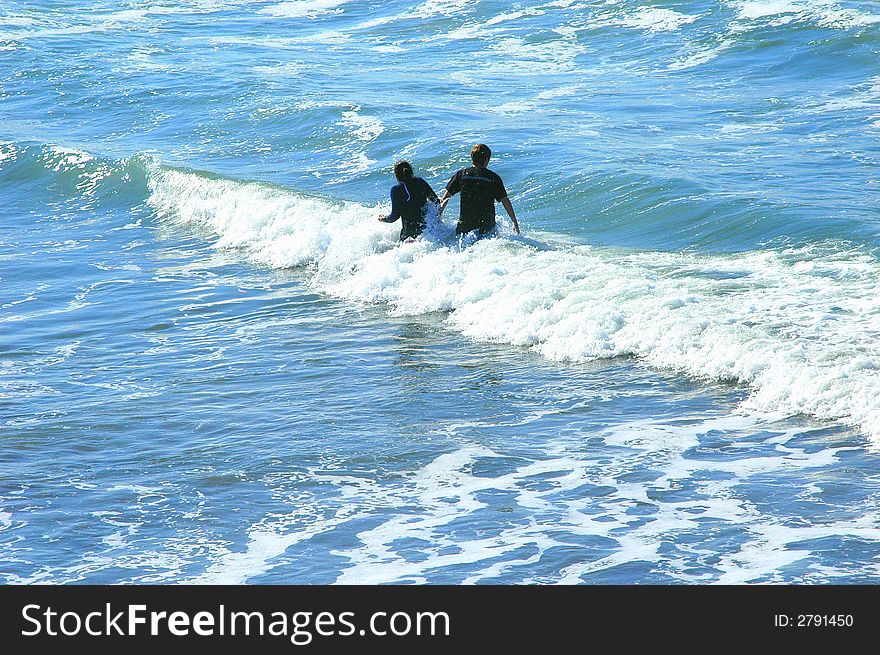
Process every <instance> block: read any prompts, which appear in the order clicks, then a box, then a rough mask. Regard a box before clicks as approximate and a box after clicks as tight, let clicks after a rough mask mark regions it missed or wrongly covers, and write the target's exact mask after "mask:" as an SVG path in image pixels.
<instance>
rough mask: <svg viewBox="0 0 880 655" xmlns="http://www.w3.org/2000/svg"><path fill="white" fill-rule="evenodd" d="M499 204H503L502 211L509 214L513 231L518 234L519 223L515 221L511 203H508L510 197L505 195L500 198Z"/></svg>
mask: <svg viewBox="0 0 880 655" xmlns="http://www.w3.org/2000/svg"><path fill="white" fill-rule="evenodd" d="M501 204H502V205H503V206H504V211H506V212H507V215H508V216H510V220H512V221H513V231H514V232H515V233H516V234H519V223H517V222H516V213H514V211H513V205H511V204H510V198H508V197H506V196H505V197H504V198H502V199H501Z"/></svg>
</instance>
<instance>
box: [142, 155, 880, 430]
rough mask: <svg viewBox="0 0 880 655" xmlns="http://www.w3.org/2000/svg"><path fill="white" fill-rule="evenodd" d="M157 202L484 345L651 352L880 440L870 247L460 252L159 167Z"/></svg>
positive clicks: (317, 278) (877, 304)
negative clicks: (439, 320)
mask: <svg viewBox="0 0 880 655" xmlns="http://www.w3.org/2000/svg"><path fill="white" fill-rule="evenodd" d="M150 187H151V190H152V194H151V197H150V202H151V203H152V204H153V206H154V207H156V208H157V209H158V210H159V212H160V213H161V214H162V215H164V216H167V217H168V219H169V220H175V221H180V222H184V223H191V224H197V225H199V226H202V227H208V228H210V229H211V230H212V231H213V232H214V233H216V234H217V236H218V240H217V246H218V247H220V248H241V249H243V250H244V251H245V252H246V253H248V254H249V256H250V257H252V258H253V259H254V260H255V261H258V262H261V263H264V264H268V265H270V266H274V267H290V266H303V265H307V264H308V265H310V266H311V270H312V284H313V285H314V287H315V288H316V289H318V290H320V291H321V292H324V293H328V294H332V295H334V296H337V297H341V298H347V299H351V300H353V301H358V302H378V303H384V304H386V305H387V306H388V308H389V310H390V311H391V312H393V313H395V314H400V315H413V314H420V313H424V312H436V311H445V312H449V317H448V320H447V324H448V325H449V327H450V328H452V329H455V330H458V331H460V332H461V333H463V334H465V335H467V336H468V337H470V338H472V339H474V340H477V341H489V342H496V343H507V344H513V345H516V346H522V347H527V348H531V349H533V350H535V351H537V352H539V353H541V354H543V355H545V356H546V357H549V358H552V359H556V360H569V361H588V360H593V359H600V358H609V357H619V356H636V357H639V358H641V359H643V360H644V361H645V362H647V363H648V364H651V365H653V366H657V367H661V368H667V369H673V370H679V371H682V372H685V373H688V374H690V375H693V376H697V377H703V378H707V379H713V380H730V381H736V382H741V383H744V384H747V385H748V386H749V388H750V389H751V395H750V396H749V398H748V400H747V401H746V402H745V404H744V408H747V409H751V410H757V411H762V412H768V413H774V414H777V415H792V414H809V415H812V416H815V417H818V418H822V419H839V420H843V421H847V422H850V423H853V424H856V425H858V426H860V427H861V428H862V429H863V430H864V431H865V432H866V433H868V434H871V435H873V436H880V376H878V375H877V370H878V368H880V346H878V340H877V335H878V334H880V298H878V297H877V294H876V289H877V285H878V283H880V263H878V262H877V261H876V260H875V259H874V258H873V257H872V256H870V255H868V254H865V253H862V252H859V251H855V250H854V251H846V250H844V251H835V250H834V249H832V248H830V247H828V248H820V247H814V248H803V249H799V250H787V251H763V252H761V251H758V252H749V253H743V254H738V255H700V254H694V253H671V252H669V253H663V252H633V251H622V250H613V249H607V248H593V247H588V246H563V245H559V246H558V247H554V248H547V249H535V248H533V247H530V246H529V245H527V244H525V243H521V242H518V241H516V240H511V239H490V240H484V241H481V242H478V243H476V244H474V245H472V246H470V247H467V248H464V249H462V250H459V248H458V247H456V246H453V245H452V244H450V243H443V242H441V243H435V242H431V241H426V240H420V241H419V242H417V243H415V244H410V245H404V246H400V247H393V246H394V243H395V234H394V233H395V230H394V228H393V227H389V226H385V225H381V224H379V223H377V222H376V221H375V220H372V215H373V213H374V211H375V210H374V209H371V208H368V207H365V206H363V205H359V204H355V203H335V204H334V203H330V202H327V201H324V200H320V199H313V198H304V197H301V196H298V195H296V194H292V193H289V192H284V191H280V190H271V189H267V188H264V187H261V186H258V185H252V184H251V185H248V184H241V183H236V182H231V181H219V180H208V179H205V178H202V177H199V176H196V175H192V174H188V173H182V172H178V171H170V170H159V171H156V172H154V173H153V174H152V175H151V177H150Z"/></svg>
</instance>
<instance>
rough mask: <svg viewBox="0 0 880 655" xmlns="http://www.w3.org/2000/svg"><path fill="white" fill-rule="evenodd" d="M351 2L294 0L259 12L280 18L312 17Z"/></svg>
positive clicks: (337, 9)
mask: <svg viewBox="0 0 880 655" xmlns="http://www.w3.org/2000/svg"><path fill="white" fill-rule="evenodd" d="M350 2H351V0H293V1H292V2H282V3H280V4H277V5H272V6H270V7H266V8H265V9H261V10H260V12H259V13H261V14H269V15H270V16H277V17H279V18H303V17H312V16H319V15H321V14H327V13H331V12H335V11H341V9H340V7H341V6H342V5H344V4H348V3H350Z"/></svg>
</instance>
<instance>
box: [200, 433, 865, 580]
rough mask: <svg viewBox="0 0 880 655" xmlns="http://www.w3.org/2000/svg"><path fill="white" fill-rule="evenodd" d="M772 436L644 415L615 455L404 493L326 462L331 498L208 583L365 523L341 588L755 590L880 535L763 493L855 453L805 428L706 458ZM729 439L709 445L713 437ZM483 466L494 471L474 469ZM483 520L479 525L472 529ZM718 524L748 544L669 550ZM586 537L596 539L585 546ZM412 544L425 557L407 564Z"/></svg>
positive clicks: (285, 519) (550, 454)
mask: <svg viewBox="0 0 880 655" xmlns="http://www.w3.org/2000/svg"><path fill="white" fill-rule="evenodd" d="M767 427H768V426H767V425H766V424H762V423H761V422H760V421H756V420H754V419H750V418H744V417H743V418H737V417H724V418H710V419H702V420H701V419H700V418H696V417H695V419H694V420H690V421H688V422H687V423H686V424H684V425H676V426H672V425H667V424H663V423H653V422H650V421H637V422H633V423H628V424H623V425H619V426H616V427H613V428H609V429H607V430H605V431H602V432H601V433H599V434H598V435H597V436H598V437H599V438H601V439H602V441H603V442H604V443H605V445H606V446H608V447H613V449H612V448H608V449H604V450H602V453H603V454H602V456H601V457H600V458H596V456H595V453H592V452H591V451H590V449H584V448H583V443H582V442H581V441H580V440H579V438H578V437H577V436H573V437H568V438H567V439H566V438H560V439H558V440H554V441H553V442H551V443H547V444H545V452H544V453H543V454H542V456H541V457H540V458H539V459H536V460H532V461H525V462H524V461H523V460H521V459H520V458H510V457H509V456H508V455H506V454H505V453H502V452H497V451H495V450H493V449H490V448H487V447H485V446H481V445H464V446H463V447H461V448H458V449H455V450H452V451H450V452H446V453H443V454H441V455H439V456H437V457H436V458H434V459H433V460H432V461H430V462H428V463H427V464H425V465H424V466H422V467H421V468H419V469H417V470H416V471H414V473H413V474H412V475H409V476H406V477H405V478H402V479H396V480H395V481H394V484H391V485H388V484H383V483H382V482H381V481H379V480H376V479H374V478H371V477H366V476H365V477H360V476H354V475H350V474H341V473H336V472H334V471H333V470H323V469H320V468H313V469H310V470H309V472H308V476H309V479H310V480H312V481H313V482H314V483H317V484H318V485H319V486H320V487H321V488H322V489H323V490H324V491H323V492H322V496H321V499H320V500H319V499H317V498H315V499H309V497H308V496H303V495H301V494H300V495H298V496H297V497H296V502H295V505H296V509H295V510H293V511H291V513H290V514H288V515H285V516H277V515H273V516H271V517H267V518H266V519H264V520H261V521H258V522H257V523H255V524H254V525H253V526H252V527H251V528H250V529H249V530H248V540H247V545H246V547H245V548H244V549H243V550H236V551H233V550H228V549H222V548H218V547H217V546H216V545H213V546H212V547H211V550H212V552H214V553H215V554H216V555H215V556H214V557H212V558H211V560H210V562H211V563H210V564H209V565H208V567H207V569H206V571H205V573H204V574H202V575H200V576H197V577H196V578H194V580H193V581H195V582H201V583H244V582H247V581H248V580H250V579H253V578H255V577H256V576H258V575H261V574H264V573H266V572H268V571H271V570H272V569H274V568H276V567H284V566H285V563H284V560H283V558H282V557H281V556H283V555H284V553H285V552H286V551H287V550H288V549H289V548H290V547H292V546H295V545H297V544H300V543H302V542H304V541H308V540H310V539H312V538H313V537H316V536H319V535H323V536H324V540H325V541H329V540H330V539H332V536H331V535H333V534H334V533H336V532H337V531H340V532H343V533H345V532H348V531H350V530H351V526H354V525H357V526H362V527H359V528H358V530H357V532H356V534H355V535H354V537H355V538H354V539H351V538H347V539H345V540H344V543H346V546H344V547H342V546H340V547H337V548H336V549H335V550H333V551H331V554H332V555H334V556H335V557H337V558H342V559H344V560H345V562H346V563H345V564H343V565H342V567H341V572H340V573H338V574H337V577H336V579H335V581H336V582H337V583H354V584H379V583H391V582H398V583H399V582H414V583H424V582H429V581H437V576H438V574H439V575H442V574H444V573H445V574H447V575H451V576H456V575H457V576H458V577H459V578H460V579H461V581H462V582H464V583H466V584H467V583H475V582H479V581H486V580H492V579H493V578H496V576H501V575H505V574H507V575H513V576H515V577H516V578H517V579H520V580H522V581H524V582H557V583H562V584H571V583H578V582H581V581H585V580H586V581H589V580H590V578H591V576H595V575H597V574H602V573H603V572H606V571H609V570H610V569H613V568H614V567H617V566H619V565H624V564H631V565H632V564H635V565H643V566H648V567H651V568H653V569H654V570H658V565H660V564H661V563H662V567H661V568H662V571H663V573H664V574H665V575H667V576H669V577H671V578H673V579H677V580H679V581H682V582H691V583H693V582H716V583H744V582H750V581H755V580H761V579H771V580H772V579H775V578H776V577H778V576H779V575H780V569H781V567H783V566H785V565H788V564H792V563H794V562H798V561H801V560H806V559H807V558H809V557H811V556H812V552H811V551H810V549H809V548H808V547H806V546H798V545H797V544H799V543H802V542H805V541H807V540H810V539H816V538H821V537H841V536H848V537H851V538H856V539H861V540H864V541H867V542H872V543H877V542H880V528H878V526H877V525H876V521H875V520H874V518H873V517H870V516H865V517H862V516H858V515H854V512H853V511H852V508H838V511H839V512H841V513H842V516H841V517H840V518H838V519H824V520H822V521H816V522H815V523H803V522H799V521H798V522H793V523H787V522H786V521H785V520H784V516H780V517H777V516H773V515H771V514H768V513H767V512H766V511H761V510H759V508H758V507H756V505H755V502H754V501H753V500H751V494H750V492H749V489H748V485H749V483H750V480H751V479H752V478H753V477H755V476H758V477H759V479H760V476H766V475H771V476H773V475H776V476H783V475H786V474H788V473H790V472H795V473H798V474H801V472H804V471H809V470H823V469H825V468H827V467H828V466H829V465H833V464H835V463H837V462H839V457H840V454H841V453H842V451H845V450H847V447H837V448H834V447H828V448H823V449H820V450H817V451H816V450H812V449H803V448H802V447H799V446H798V445H797V441H798V439H799V437H800V436H801V435H802V434H803V433H802V431H801V430H790V431H787V430H776V431H768V432H765V434H766V436H765V437H763V444H762V450H761V454H760V455H759V456H750V455H745V456H742V457H737V456H736V455H735V454H734V455H728V456H727V457H725V458H722V459H716V458H705V457H702V456H701V455H700V454H699V448H700V446H701V445H703V446H705V445H706V439H707V435H723V436H722V437H721V438H723V439H724V443H725V444H726V447H727V448H729V449H736V448H750V447H753V446H754V444H755V441H754V438H749V439H746V440H745V441H740V439H741V438H742V436H743V435H751V434H755V433H760V432H761V431H762V430H765V431H766V430H767ZM718 438H719V437H708V439H709V443H710V444H711V443H712V442H713V441H716V440H717V439H718ZM695 452H696V453H697V454H696V455H695V454H694V453H695ZM489 462H507V465H505V466H502V467H501V468H500V469H499V470H495V471H493V470H492V469H491V468H488V469H487V468H485V465H486V464H487V463H489ZM648 463H650V465H649V464H648ZM481 465H483V467H484V468H483V470H482V471H481V472H479V473H475V468H477V467H479V466H481ZM646 466H649V467H650V468H651V469H652V470H656V471H659V472H660V473H661V475H660V476H659V477H658V478H656V479H655V480H653V481H649V482H644V481H638V482H633V481H629V477H630V475H631V473H632V472H633V471H639V470H644V468H645V467H646ZM283 481H284V476H283V475H282V476H280V478H279V482H283ZM270 484H271V483H270ZM590 488H592V489H594V490H596V492H597V493H591V492H590V491H589V489H590ZM682 488H686V489H690V490H691V491H690V492H689V493H688V494H687V496H686V497H680V496H679V495H678V494H676V493H675V492H676V491H677V490H680V489H682ZM328 489H332V490H333V493H329V492H328ZM817 492H821V489H812V490H811V489H810V488H801V489H793V490H792V493H796V494H798V495H799V497H804V494H809V493H817ZM493 497H494V498H496V499H497V498H499V497H503V498H504V500H503V501H502V503H503V504H502V505H500V506H499V505H498V501H495V504H494V505H490V503H491V502H492V501H491V500H490V499H491V498H493ZM328 498H329V499H332V500H330V501H328ZM819 502H821V501H819ZM292 504H293V503H292ZM504 508H506V509H507V511H516V510H522V511H524V512H527V514H528V517H529V518H528V519H523V518H522V517H520V518H516V517H515V516H514V515H511V517H512V518H511V519H510V520H503V519H501V518H500V517H499V518H495V519H493V520H492V521H490V522H488V523H487V522H486V521H485V519H484V518H482V516H481V515H485V513H486V512H490V513H495V512H498V511H499V509H504ZM633 510H641V511H638V512H636V513H633ZM496 516H497V515H496ZM502 516H503V515H502ZM477 517H481V518H477ZM640 517H641V518H640ZM475 521H476V522H477V523H478V524H479V525H480V526H481V527H480V529H479V530H478V531H474V530H470V529H468V527H467V526H469V525H472V524H473V523H474V522H475ZM707 524H713V525H715V526H717V527H718V529H720V530H723V531H724V533H725V534H728V535H731V536H733V535H735V536H736V541H734V543H731V544H730V545H729V546H727V547H725V548H723V549H722V551H721V552H720V553H719V547H718V544H717V543H716V541H715V540H714V539H713V538H712V536H711V535H709V536H707V537H706V539H705V541H704V542H700V541H692V542H691V543H690V544H689V545H688V547H687V552H686V553H681V554H679V555H678V556H676V555H674V554H669V553H661V552H660V549H659V547H660V544H661V543H664V542H667V543H669V542H676V543H677V542H678V535H680V534H681V533H690V534H698V533H700V534H702V533H705V531H706V525H707ZM583 540H586V541H587V542H588V543H593V544H596V545H595V546H594V547H593V548H578V549H577V550H572V549H571V545H572V544H575V543H579V541H583ZM349 544H350V545H349ZM406 544H416V545H415V546H407V545H406ZM408 548H415V549H416V550H417V551H418V552H419V557H417V558H413V557H409V556H407V552H406V551H407V549H408ZM559 548H566V549H568V550H569V551H571V552H570V553H569V554H567V555H566V556H565V557H564V558H561V557H560V558H559V560H558V561H559V564H558V565H557V566H558V569H557V570H553V569H552V568H548V567H547V565H546V563H545V562H546V560H545V559H544V556H545V555H547V554H548V553H550V552H551V551H552V550H553V549H559ZM719 555H720V557H719ZM707 560H708V562H707ZM701 564H702V566H700V565H701ZM542 565H543V566H542ZM695 565H696V566H695ZM695 569H701V570H695ZM465 572H467V573H465ZM539 572H540V573H539ZM874 573H876V571H874ZM821 575H823V576H824V577H825V579H827V578H829V577H835V576H845V575H847V572H846V571H845V570H838V569H833V568H830V567H826V566H823V567H822V571H821ZM453 579H455V578H453Z"/></svg>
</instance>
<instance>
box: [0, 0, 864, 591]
mask: <svg viewBox="0 0 880 655" xmlns="http://www.w3.org/2000/svg"><path fill="white" fill-rule="evenodd" d="M878 55H880V6H878V4H877V3H875V2H867V1H848V0H840V1H832V0H716V1H711V2H710V1H708V0H705V1H694V2H686V1H665V0H657V1H653V2H635V1H631V0H620V1H615V0H607V1H592V2H590V1H583V2H582V1H577V0H562V1H556V2H546V1H545V2H540V1H530V0H526V1H523V2H493V1H487V0H468V1H464V0H428V1H427V2H423V3H422V2H419V1H418V0H417V1H416V2H397V1H391V2H388V1H384V0H383V1H381V2H380V1H372V0H365V1H350V2H344V1H338V0H300V1H291V2H278V1H274V2H267V1H262V2H246V1H243V0H238V1H236V0H230V1H226V0H191V1H183V2H180V1H176V0H175V1H174V2H171V1H170V0H146V1H140V0H132V1H124V0H121V1H118V2H101V1H99V2H83V1H82V0H59V1H57V2H37V1H18V0H4V1H3V2H2V3H0V581H2V582H4V583H7V584H10V583H36V582H53V583H76V582H89V583H124V582H137V583H154V582H166V583H167V582H172V583H177V582H194V583H202V582H215V583H322V584H325V583H334V582H337V583H400V584H413V583H455V584H458V583H467V584H470V583H564V584H570V583H587V584H605V583H625V584H631V583H632V584H635V583H662V584H667V583H669V584H682V583H683V584H712V583H755V582H784V583H828V582H834V583H877V582H880V514H878V509H880V451H878V445H880V339H878V336H880V294H878V286H880V210H878V207H880V169H878V163H880V58H878ZM480 141H482V142H486V143H488V144H489V145H490V146H491V147H492V149H493V152H494V156H493V159H492V162H491V167H492V168H493V170H495V171H496V172H498V173H499V174H500V175H501V176H502V177H503V178H504V180H505V183H506V185H507V188H508V190H509V192H510V197H511V199H512V202H513V204H514V207H515V208H516V210H517V213H518V217H519V220H520V223H521V226H522V228H523V235H522V237H516V236H514V235H513V234H512V232H511V229H510V226H509V223H508V222H507V220H506V218H505V219H504V220H503V221H502V223H503V225H502V230H501V235H500V236H499V237H498V238H495V239H486V240H482V241H478V242H472V241H463V242H459V241H457V240H456V239H455V238H454V236H453V235H452V234H451V226H452V223H453V220H454V218H455V216H456V214H457V211H458V210H457V202H458V201H457V199H456V200H454V201H453V203H452V204H451V206H450V208H449V210H448V211H447V214H446V215H445V216H444V217H443V220H442V222H441V223H439V224H437V225H435V226H433V227H432V229H431V230H430V231H429V233H428V234H427V235H426V236H425V237H424V238H423V239H421V240H419V241H418V242H416V243H413V244H405V245H398V243H397V241H396V238H397V232H398V230H399V227H398V226H393V225H385V224H381V223H379V222H378V221H376V216H377V214H378V213H379V211H380V210H384V209H387V207H388V191H389V189H390V187H391V186H392V184H393V183H394V181H393V176H392V174H391V165H392V163H393V162H394V160H396V159H398V158H408V159H409V160H410V161H411V162H412V163H413V165H414V168H415V169H416V174H417V175H422V176H423V177H425V178H426V179H427V180H428V181H429V182H430V183H431V184H432V185H433V186H434V188H435V189H441V188H442V187H443V186H444V184H445V182H446V180H448V178H449V177H450V176H451V175H452V174H453V173H454V172H455V170H457V169H458V168H460V167H462V166H464V165H465V164H466V162H467V153H468V151H469V148H470V146H471V145H473V144H474V143H476V142H480Z"/></svg>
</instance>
